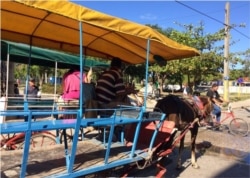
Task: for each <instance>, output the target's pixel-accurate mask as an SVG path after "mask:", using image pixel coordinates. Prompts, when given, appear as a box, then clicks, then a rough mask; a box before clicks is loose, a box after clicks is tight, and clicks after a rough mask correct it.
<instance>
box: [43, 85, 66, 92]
mask: <svg viewBox="0 0 250 178" xmlns="http://www.w3.org/2000/svg"><path fill="white" fill-rule="evenodd" d="M54 88H55V86H54V85H52V84H48V83H46V84H43V85H42V92H43V93H48V94H54ZM62 92H63V90H62V85H56V94H62Z"/></svg>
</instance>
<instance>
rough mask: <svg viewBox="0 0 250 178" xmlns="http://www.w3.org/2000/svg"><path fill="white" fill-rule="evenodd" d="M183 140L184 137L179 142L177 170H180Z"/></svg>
mask: <svg viewBox="0 0 250 178" xmlns="http://www.w3.org/2000/svg"><path fill="white" fill-rule="evenodd" d="M181 134H182V133H181ZM184 140H185V135H183V137H182V138H181V140H180V147H179V153H178V157H177V166H176V168H177V169H181V167H182V162H181V157H182V153H183V149H184Z"/></svg>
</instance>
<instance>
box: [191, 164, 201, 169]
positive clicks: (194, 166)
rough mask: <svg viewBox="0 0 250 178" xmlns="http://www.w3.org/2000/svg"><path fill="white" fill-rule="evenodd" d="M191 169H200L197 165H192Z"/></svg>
mask: <svg viewBox="0 0 250 178" xmlns="http://www.w3.org/2000/svg"><path fill="white" fill-rule="evenodd" d="M192 167H193V168H194V169H200V166H199V165H198V164H192Z"/></svg>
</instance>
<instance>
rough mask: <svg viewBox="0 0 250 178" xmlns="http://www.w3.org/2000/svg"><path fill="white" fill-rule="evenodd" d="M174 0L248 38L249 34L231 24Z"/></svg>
mask: <svg viewBox="0 0 250 178" xmlns="http://www.w3.org/2000/svg"><path fill="white" fill-rule="evenodd" d="M175 2H177V3H179V4H181V5H183V6H185V7H187V8H189V9H191V10H193V11H195V12H197V13H199V14H201V15H204V16H206V17H207V18H210V19H212V20H214V21H216V22H218V23H220V24H223V25H224V26H228V27H230V28H231V29H233V30H235V31H236V32H238V33H239V34H241V35H242V36H244V37H246V38H248V39H250V37H249V36H247V35H246V34H244V33H242V32H240V31H239V30H237V29H235V28H234V27H233V26H231V25H227V24H225V23H224V22H221V21H219V20H218V19H215V18H213V17H211V16H209V15H207V14H205V13H203V12H201V11H198V10H197V9H194V8H192V7H190V6H188V5H186V4H184V3H182V2H180V1H177V0H175Z"/></svg>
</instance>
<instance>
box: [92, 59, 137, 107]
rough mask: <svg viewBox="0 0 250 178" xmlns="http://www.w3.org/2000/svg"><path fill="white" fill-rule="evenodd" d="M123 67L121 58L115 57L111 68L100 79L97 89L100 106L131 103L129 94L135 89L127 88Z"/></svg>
mask: <svg viewBox="0 0 250 178" xmlns="http://www.w3.org/2000/svg"><path fill="white" fill-rule="evenodd" d="M121 69H122V62H121V59H120V58H117V57H115V58H113V59H112V62H111V66H110V69H109V70H107V71H105V72H104V73H103V74H102V75H101V76H100V78H99V79H98V81H97V86H96V90H95V91H96V99H97V101H98V103H99V105H100V106H105V107H106V108H114V107H116V106H117V105H130V101H129V98H128V96H127V95H128V94H130V93H133V91H132V90H133V89H132V88H127V89H126V88H125V84H124V82H123V77H122V70H121Z"/></svg>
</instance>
